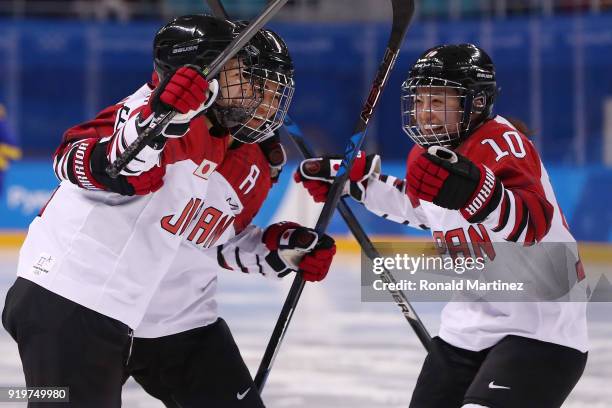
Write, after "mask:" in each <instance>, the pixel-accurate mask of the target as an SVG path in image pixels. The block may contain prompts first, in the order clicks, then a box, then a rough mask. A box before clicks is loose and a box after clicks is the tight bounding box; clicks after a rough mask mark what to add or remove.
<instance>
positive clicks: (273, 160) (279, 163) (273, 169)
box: [258, 132, 287, 184]
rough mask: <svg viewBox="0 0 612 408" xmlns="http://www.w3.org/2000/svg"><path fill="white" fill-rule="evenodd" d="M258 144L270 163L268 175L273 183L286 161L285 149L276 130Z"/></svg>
mask: <svg viewBox="0 0 612 408" xmlns="http://www.w3.org/2000/svg"><path fill="white" fill-rule="evenodd" d="M258 145H259V148H260V149H261V151H262V152H263V154H264V156H266V159H267V160H268V163H269V164H270V177H271V178H272V184H274V183H276V182H277V181H278V178H279V177H280V174H281V171H283V166H284V165H285V164H286V163H287V154H286V153H285V149H284V148H283V145H282V144H281V143H280V137H279V136H278V134H277V133H276V132H275V133H273V134H272V136H270V137H267V138H265V139H264V140H262V141H261V142H259V143H258Z"/></svg>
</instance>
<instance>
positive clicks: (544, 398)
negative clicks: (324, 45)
mask: <svg viewBox="0 0 612 408" xmlns="http://www.w3.org/2000/svg"><path fill="white" fill-rule="evenodd" d="M497 91H498V90H497V85H496V79H495V69H494V65H493V62H492V61H491V59H490V58H489V56H488V55H487V54H486V53H485V52H484V51H483V50H482V49H480V48H479V47H477V46H475V45H472V44H460V45H442V46H438V47H435V48H432V49H430V50H428V51H426V52H425V53H424V54H423V55H422V56H421V57H420V58H419V59H418V60H417V62H416V63H415V64H414V66H413V67H412V69H411V70H410V73H409V75H408V78H407V79H406V81H405V82H404V84H403V85H402V122H403V130H404V131H405V132H406V133H407V134H408V136H410V138H411V139H412V140H413V141H414V142H415V144H416V145H415V146H414V147H413V149H412V150H411V152H410V154H409V156H408V160H407V174H406V177H405V178H404V179H397V178H395V177H392V176H388V175H383V174H380V157H378V156H376V155H371V156H367V157H366V156H365V155H364V154H363V153H362V154H361V155H360V156H359V157H358V159H357V161H356V163H355V166H354V167H353V169H352V171H351V174H350V181H349V183H347V188H346V192H347V194H350V195H351V196H352V197H353V198H355V199H356V200H357V201H359V202H361V203H362V204H364V205H365V207H366V208H367V209H369V210H370V211H372V212H374V213H376V214H378V215H380V216H383V217H385V218H388V219H391V220H394V221H397V222H400V223H403V224H406V225H410V226H413V227H416V228H420V229H430V230H431V231H432V235H433V238H434V241H435V244H436V247H437V248H438V249H440V250H441V252H444V253H445V254H446V255H450V256H451V257H456V256H472V255H471V254H470V253H469V251H468V250H469V248H477V247H478V248H479V247H481V246H482V247H483V248H487V249H488V250H489V251H496V250H497V249H501V250H507V251H508V252H510V253H512V254H513V256H512V257H503V256H501V255H500V254H499V253H498V254H497V255H498V256H497V257H495V253H494V252H491V253H490V254H489V255H490V256H489V258H488V259H487V263H486V268H485V272H484V273H483V275H484V276H487V275H492V274H493V275H494V274H497V273H499V274H500V275H498V276H500V277H502V276H503V275H504V274H505V275H507V276H506V277H511V276H516V275H513V274H522V275H521V276H522V277H523V278H524V280H525V281H527V282H528V283H527V284H526V285H528V286H529V287H530V288H531V289H534V291H535V292H537V293H541V291H542V289H543V286H545V285H540V286H538V282H540V280H541V279H543V277H551V279H550V280H549V281H546V283H550V282H551V281H552V282H553V283H557V282H559V281H563V280H564V279H565V280H568V281H569V283H568V285H567V286H568V287H570V288H571V293H572V294H573V295H577V297H578V299H580V300H582V301H578V302H567V301H566V300H567V299H568V297H567V296H565V295H568V293H569V292H570V291H569V290H566V291H552V292H551V294H550V297H548V298H546V297H545V296H544V297H539V298H531V299H530V300H529V301H527V302H524V301H514V302H501V301H495V297H489V298H487V299H486V300H484V301H478V302H476V301H473V299H474V297H472V298H469V297H468V298H463V299H460V298H459V297H457V298H456V299H457V300H463V301H451V302H449V303H448V304H447V305H446V306H445V308H444V311H443V313H442V318H441V325H440V332H439V336H437V337H434V339H433V342H432V352H431V353H430V354H429V355H428V356H427V358H426V359H425V362H424V364H423V368H422V370H421V374H420V376H419V378H418V381H417V384H416V388H415V390H414V393H413V396H412V401H411V404H410V406H411V407H413V408H428V407H432V408H433V407H436V408H450V407H542V408H553V407H560V406H561V404H562V403H563V401H564V400H565V398H566V397H567V396H568V395H569V393H570V391H571V390H572V389H573V387H574V386H575V384H576V383H577V381H578V379H579V378H580V376H581V375H582V372H583V370H584V367H585V364H586V360H587V349H588V345H587V330H586V304H585V302H584V301H585V299H586V296H585V284H586V281H585V280H584V279H583V278H584V274H583V271H582V266H581V263H580V258H579V257H578V252H577V247H576V242H575V240H574V238H573V237H572V235H571V233H570V232H569V229H568V226H567V224H566V223H565V220H564V218H563V214H562V212H561V209H560V208H559V205H558V204H557V201H556V198H555V195H554V192H553V190H552V187H551V185H550V182H549V179H548V175H547V173H546V170H545V168H544V166H543V165H542V163H541V161H540V158H539V156H538V153H537V151H536V149H535V147H534V145H533V144H532V143H531V141H530V140H529V139H528V138H527V137H526V136H525V135H524V134H523V133H522V131H521V129H519V128H517V127H516V126H515V125H513V124H512V123H511V122H510V121H509V120H507V119H505V118H503V117H502V116H499V115H494V114H493V103H494V101H495V99H496V97H497ZM336 164H337V163H336V162H335V159H333V158H329V157H324V158H316V159H311V160H306V161H304V162H302V163H301V165H300V167H299V170H298V172H297V173H296V176H295V178H296V181H298V182H303V183H304V186H305V187H306V188H307V189H308V190H309V192H310V194H311V195H312V196H313V197H314V199H315V200H316V201H322V200H324V199H325V197H326V195H327V192H328V190H329V183H330V182H331V180H333V177H334V175H335V169H336V168H337V166H336ZM472 244H475V245H472ZM471 245H472V246H471ZM466 252H468V253H467V254H466ZM553 286H554V285H553ZM453 300H455V299H453ZM470 300H471V301H470ZM561 300H565V301H561Z"/></svg>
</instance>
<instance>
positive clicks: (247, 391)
mask: <svg viewBox="0 0 612 408" xmlns="http://www.w3.org/2000/svg"><path fill="white" fill-rule="evenodd" d="M249 391H251V387H249V388H247V390H246V391H245V392H243V393H242V394H241V393H239V392H237V393H236V398H238V400H239V401H240V400H242V399H243V398H244V397H245V396H246V395H247V394H248V393H249Z"/></svg>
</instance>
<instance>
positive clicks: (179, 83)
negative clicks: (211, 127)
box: [139, 65, 218, 137]
mask: <svg viewBox="0 0 612 408" xmlns="http://www.w3.org/2000/svg"><path fill="white" fill-rule="evenodd" d="M209 88H210V89H209ZM217 91H218V85H217V81H216V80H212V81H210V82H208V81H207V80H206V78H205V77H204V76H203V75H202V73H201V72H200V71H199V70H198V69H197V67H195V66H191V65H186V66H184V67H181V68H179V69H177V70H176V71H175V72H174V73H172V74H169V75H167V76H166V78H165V79H164V80H163V81H162V82H161V83H160V84H159V85H157V87H156V88H155V90H154V91H153V93H152V94H151V99H150V100H149V104H148V105H147V106H146V107H145V108H144V109H143V111H142V112H141V114H140V123H139V126H141V127H145V126H148V124H149V122H150V121H151V120H152V119H153V115H159V114H162V113H164V112H167V111H168V110H173V111H176V112H177V114H176V115H175V116H174V117H173V118H172V120H171V121H170V122H169V123H168V125H166V127H165V128H164V129H163V131H162V134H163V135H164V136H166V137H181V136H184V135H185V134H186V133H187V130H188V129H189V122H190V121H191V119H193V118H194V117H195V116H197V115H199V114H200V113H202V112H204V111H205V110H206V109H207V108H208V107H209V106H210V105H212V103H213V102H214V100H215V98H216V96H217Z"/></svg>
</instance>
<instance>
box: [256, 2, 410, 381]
mask: <svg viewBox="0 0 612 408" xmlns="http://www.w3.org/2000/svg"><path fill="white" fill-rule="evenodd" d="M391 4H392V7H393V25H392V28H391V35H390V37H389V42H388V43H387V49H386V50H385V55H384V57H383V61H382V63H381V64H380V66H379V67H378V72H377V74H376V78H375V79H374V82H373V83H372V87H371V89H370V93H369V95H368V98H367V99H366V102H365V104H364V106H363V109H362V110H361V113H360V115H359V120H358V122H357V125H356V127H355V131H354V134H353V135H352V136H351V138H350V140H349V144H348V146H347V147H346V149H345V152H344V158H343V160H342V164H341V165H340V168H339V169H338V173H337V175H336V178H335V179H334V182H333V183H332V185H331V188H330V190H329V193H328V196H327V200H326V202H325V205H324V206H323V210H322V211H321V215H320V216H319V219H318V221H317V224H316V226H315V230H316V231H317V232H319V233H321V234H322V233H324V232H325V230H326V229H327V226H328V225H329V222H330V221H331V218H332V216H333V213H334V211H335V209H336V206H337V205H338V201H339V200H340V196H341V195H342V190H343V188H344V184H346V182H347V180H348V175H349V172H350V170H351V167H352V165H353V162H354V160H355V157H356V156H357V153H358V152H359V149H360V148H361V145H362V144H363V140H364V138H365V134H366V130H367V127H368V123H369V121H370V118H371V117H372V113H373V112H374V108H375V107H376V105H377V103H378V99H379V98H380V95H381V93H382V90H383V89H384V86H385V84H386V83H387V79H388V77H389V72H390V71H391V69H392V68H393V65H394V63H395V60H396V58H397V55H398V53H399V49H400V47H401V45H402V42H403V40H404V37H405V36H406V32H407V30H408V26H409V25H410V20H411V19H412V15H413V14H414V0H391ZM304 285H305V281H304V279H303V277H302V275H301V274H296V277H295V279H294V280H293V283H292V285H291V289H290V290H289V294H288V295H287V299H286V300H285V303H284V304H283V308H282V310H281V313H280V315H279V317H278V321H277V322H276V326H275V327H274V331H273V332H272V337H271V338H270V341H269V342H268V346H267V347H266V351H265V353H264V356H263V358H262V361H261V363H260V365H259V369H258V370H257V375H256V376H255V386H256V387H257V388H258V389H259V392H260V393H261V392H262V390H263V387H264V385H265V383H266V380H267V378H268V374H269V373H270V369H271V368H272V364H273V363H274V359H275V358H276V354H277V353H278V351H279V349H280V343H281V342H282V340H283V338H284V336H285V333H286V331H287V327H288V326H289V323H290V321H291V317H292V316H293V312H294V311H295V308H296V306H297V303H298V301H299V298H300V296H301V294H302V290H303V289H304Z"/></svg>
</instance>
